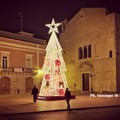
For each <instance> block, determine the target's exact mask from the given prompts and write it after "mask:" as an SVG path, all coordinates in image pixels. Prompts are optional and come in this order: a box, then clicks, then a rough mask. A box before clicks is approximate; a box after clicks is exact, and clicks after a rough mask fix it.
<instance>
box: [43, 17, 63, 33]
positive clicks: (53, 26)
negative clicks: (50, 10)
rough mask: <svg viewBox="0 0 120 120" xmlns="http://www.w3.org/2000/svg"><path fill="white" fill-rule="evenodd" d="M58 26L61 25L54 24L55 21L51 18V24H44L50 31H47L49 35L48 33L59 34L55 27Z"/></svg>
mask: <svg viewBox="0 0 120 120" xmlns="http://www.w3.org/2000/svg"><path fill="white" fill-rule="evenodd" d="M60 25H61V23H55V20H54V18H53V19H52V22H51V24H46V25H45V26H47V27H49V28H50V30H49V32H48V33H49V34H50V33H52V32H56V33H59V32H58V28H57V27H58V26H60Z"/></svg>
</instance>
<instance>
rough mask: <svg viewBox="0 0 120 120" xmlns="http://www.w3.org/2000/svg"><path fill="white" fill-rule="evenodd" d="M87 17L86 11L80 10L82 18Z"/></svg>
mask: <svg viewBox="0 0 120 120" xmlns="http://www.w3.org/2000/svg"><path fill="white" fill-rule="evenodd" d="M84 16H85V10H83V9H82V10H80V17H84Z"/></svg>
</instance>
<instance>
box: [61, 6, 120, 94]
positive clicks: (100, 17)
mask: <svg viewBox="0 0 120 120" xmlns="http://www.w3.org/2000/svg"><path fill="white" fill-rule="evenodd" d="M63 25H64V28H65V29H64V31H63V32H62V33H61V35H60V43H61V46H62V48H63V56H64V60H65V63H66V68H67V72H66V76H67V80H68V86H69V87H70V89H71V90H72V91H79V92H85V91H95V92H120V67H119V66H120V43H119V41H120V40H119V39H120V38H119V35H120V15H119V14H116V13H109V12H108V11H107V10H106V9H105V8H82V9H80V11H79V12H78V13H77V14H76V15H75V16H74V17H73V18H72V19H71V20H70V21H69V22H67V23H66V24H65V23H64V22H63Z"/></svg>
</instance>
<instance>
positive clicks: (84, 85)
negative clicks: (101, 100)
mask: <svg viewBox="0 0 120 120" xmlns="http://www.w3.org/2000/svg"><path fill="white" fill-rule="evenodd" d="M82 90H83V91H89V73H84V74H82Z"/></svg>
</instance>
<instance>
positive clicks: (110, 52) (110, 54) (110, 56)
mask: <svg viewBox="0 0 120 120" xmlns="http://www.w3.org/2000/svg"><path fill="white" fill-rule="evenodd" d="M109 58H112V50H110V51H109Z"/></svg>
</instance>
